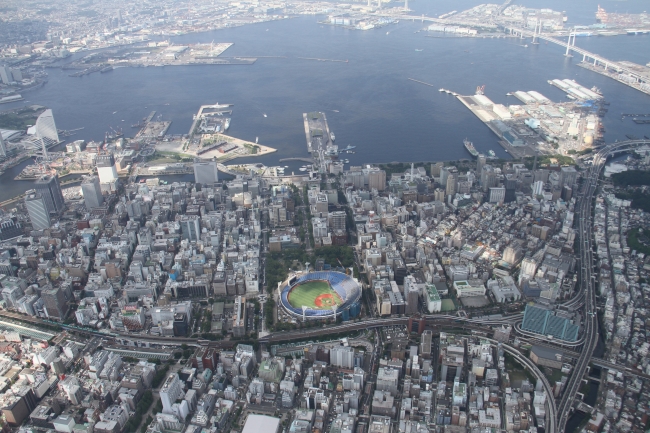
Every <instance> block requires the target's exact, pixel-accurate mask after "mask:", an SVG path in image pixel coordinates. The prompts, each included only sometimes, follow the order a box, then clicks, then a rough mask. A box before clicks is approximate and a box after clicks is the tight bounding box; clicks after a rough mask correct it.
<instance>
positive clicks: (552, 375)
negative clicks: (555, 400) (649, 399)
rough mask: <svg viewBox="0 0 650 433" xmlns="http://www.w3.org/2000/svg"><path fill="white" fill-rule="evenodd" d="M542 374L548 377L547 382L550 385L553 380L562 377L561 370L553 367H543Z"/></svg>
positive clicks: (555, 380) (556, 380) (557, 380)
mask: <svg viewBox="0 0 650 433" xmlns="http://www.w3.org/2000/svg"><path fill="white" fill-rule="evenodd" d="M543 373H544V376H546V378H547V379H548V383H550V384H551V386H552V385H553V384H554V383H555V382H559V381H560V379H562V372H561V371H560V370H557V369H555V368H544V369H543Z"/></svg>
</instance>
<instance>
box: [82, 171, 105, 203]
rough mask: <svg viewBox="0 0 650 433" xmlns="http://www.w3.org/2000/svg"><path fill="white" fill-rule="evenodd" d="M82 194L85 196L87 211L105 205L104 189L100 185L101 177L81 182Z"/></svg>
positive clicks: (86, 178) (91, 177)
mask: <svg viewBox="0 0 650 433" xmlns="http://www.w3.org/2000/svg"><path fill="white" fill-rule="evenodd" d="M81 192H82V193H83V196H84V202H85V204H86V209H94V208H98V207H100V206H101V205H102V204H104V196H102V188H101V186H100V185H99V177H97V176H88V177H85V178H84V180H83V182H81Z"/></svg>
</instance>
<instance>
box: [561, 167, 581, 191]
mask: <svg viewBox="0 0 650 433" xmlns="http://www.w3.org/2000/svg"><path fill="white" fill-rule="evenodd" d="M577 180H578V172H577V171H576V169H575V167H573V166H570V167H562V168H560V186H568V187H569V188H573V185H575V183H576V181H577Z"/></svg>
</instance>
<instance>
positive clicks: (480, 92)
mask: <svg viewBox="0 0 650 433" xmlns="http://www.w3.org/2000/svg"><path fill="white" fill-rule="evenodd" d="M484 92H485V84H483V85H482V86H476V94H477V95H484V94H485V93H484Z"/></svg>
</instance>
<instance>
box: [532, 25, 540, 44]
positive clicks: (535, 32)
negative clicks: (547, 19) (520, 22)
mask: <svg viewBox="0 0 650 433" xmlns="http://www.w3.org/2000/svg"><path fill="white" fill-rule="evenodd" d="M537 26H539V34H540V35H541V34H542V22H541V21H540V20H539V18H538V19H537V21H535V31H534V32H533V45H539V42H538V41H537V31H538V30H537Z"/></svg>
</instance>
